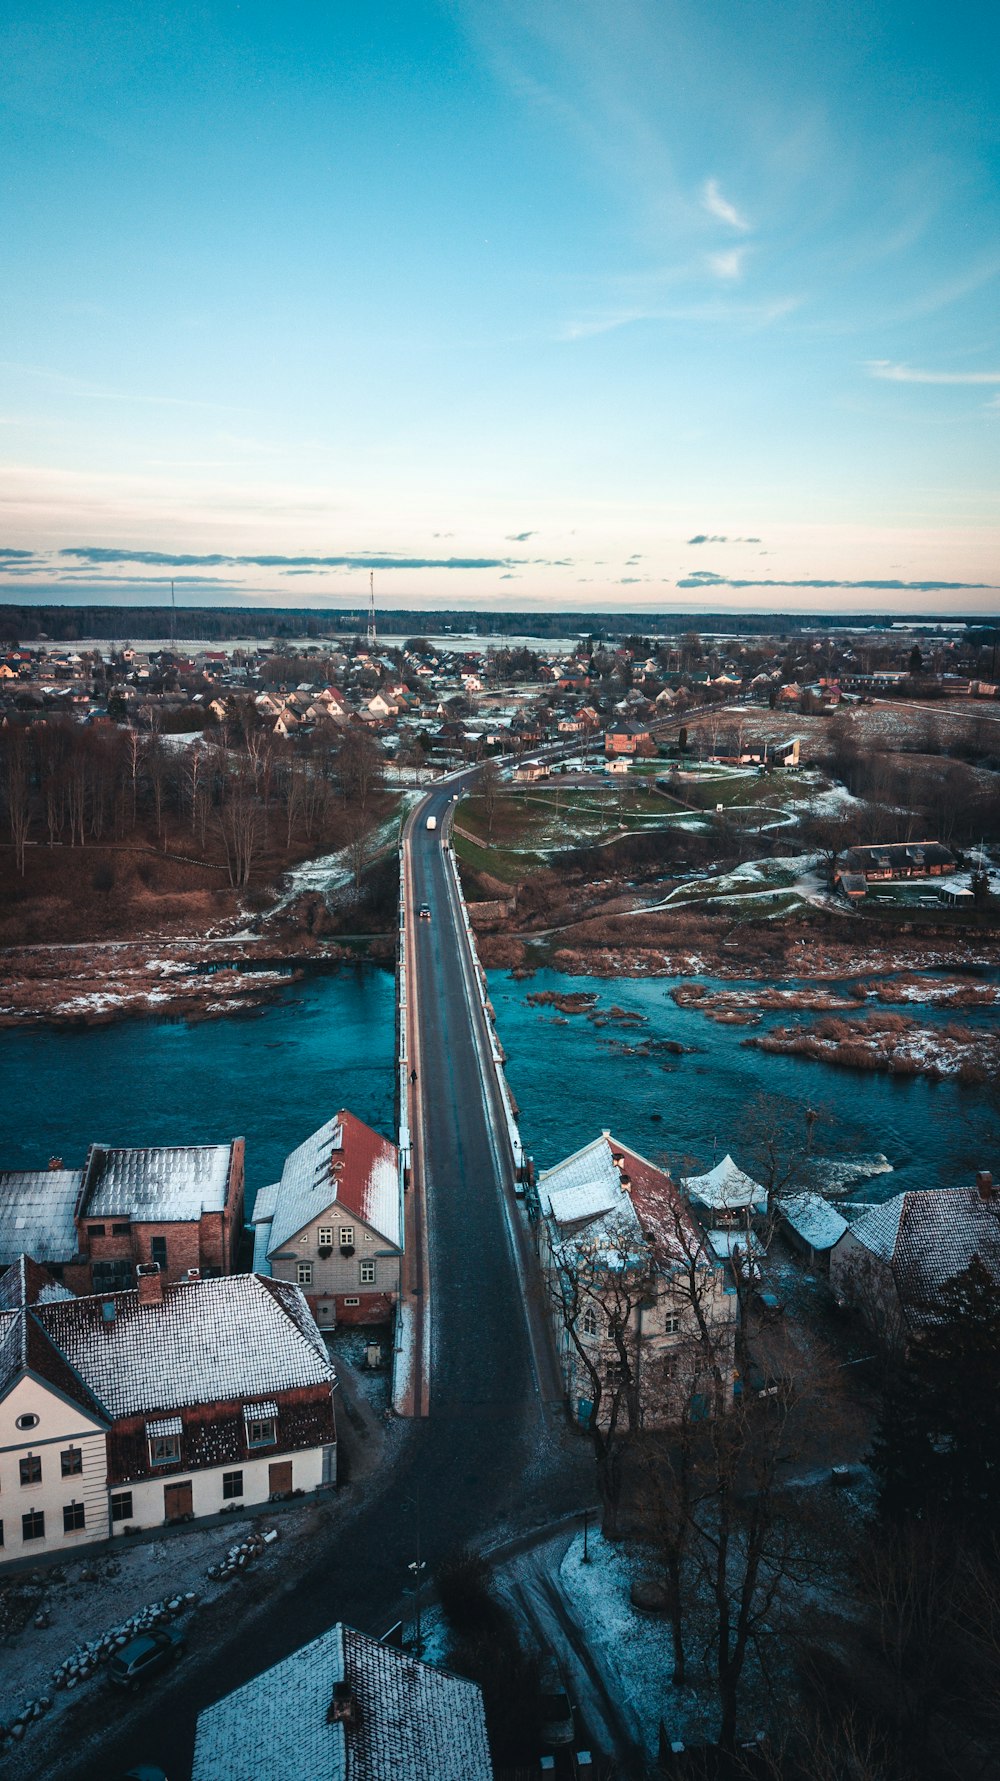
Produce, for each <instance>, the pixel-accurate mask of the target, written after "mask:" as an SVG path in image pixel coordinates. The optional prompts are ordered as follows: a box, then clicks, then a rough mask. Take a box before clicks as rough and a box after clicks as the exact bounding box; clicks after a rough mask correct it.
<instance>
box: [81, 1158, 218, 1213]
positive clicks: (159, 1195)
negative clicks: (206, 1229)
mask: <svg viewBox="0 0 1000 1781" xmlns="http://www.w3.org/2000/svg"><path fill="white" fill-rule="evenodd" d="M232 1160H233V1146H232V1144H183V1145H177V1146H174V1145H163V1146H157V1147H154V1148H145V1149H141V1150H107V1149H105V1148H104V1146H103V1145H101V1144H93V1145H92V1146H91V1149H90V1154H89V1156H88V1158H87V1166H86V1170H85V1181H84V1192H83V1201H82V1207H81V1210H82V1216H83V1217H84V1218H102V1217H104V1218H117V1217H122V1218H132V1219H135V1220H137V1221H138V1222H140V1223H141V1222H142V1221H143V1220H146V1221H148V1222H150V1223H155V1224H158V1223H160V1222H169V1223H176V1222H178V1221H186V1220H188V1219H199V1218H200V1217H201V1215H202V1213H203V1212H222V1211H223V1210H224V1208H225V1204H226V1186H227V1183H228V1181H229V1170H230V1165H231V1163H232Z"/></svg>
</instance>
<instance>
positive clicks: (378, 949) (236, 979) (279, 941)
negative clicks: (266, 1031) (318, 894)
mask: <svg viewBox="0 0 1000 1781" xmlns="http://www.w3.org/2000/svg"><path fill="white" fill-rule="evenodd" d="M393 957H394V950H393V938H392V936H390V935H388V934H374V935H362V936H359V937H357V938H356V939H353V940H351V941H350V942H346V941H343V940H337V941H334V940H319V939H316V938H314V937H313V936H312V935H309V934H306V935H300V936H294V937H293V936H289V935H287V934H259V935H256V934H246V933H244V934H234V935H229V936H227V935H225V934H222V935H218V936H216V937H214V938H201V939H186V940H170V939H163V938H158V939H146V940H132V941H128V940H120V941H108V942H105V943H104V944H99V943H98V944H95V943H79V944H66V945H60V946H30V947H13V948H10V949H9V950H8V951H7V952H5V953H4V955H3V988H2V990H0V1027H34V1026H52V1027H92V1026H109V1025H111V1024H112V1023H113V1022H114V1021H117V1020H123V1019H126V1018H127V1017H135V1016H140V1015H145V1016H150V1015H159V1016H167V1017H170V1018H173V1019H183V1020H188V1021H192V1020H216V1019H218V1018H220V1017H221V1016H222V1015H226V1014H232V1013H234V1012H245V1011H248V1010H252V1009H259V1008H261V1007H263V1006H264V1005H265V1004H267V1003H269V1002H272V1001H274V1000H276V999H277V998H279V997H280V996H281V995H282V994H283V993H284V992H285V991H286V990H287V989H288V987H289V985H290V984H291V983H294V982H296V981H297V980H299V979H301V978H302V977H303V976H305V975H306V973H307V972H308V973H309V974H312V973H315V972H317V971H323V970H328V969H331V968H333V967H335V966H337V965H339V964H344V963H350V962H356V961H357V960H359V959H367V960H371V961H373V962H375V963H389V962H391V961H392V959H393Z"/></svg>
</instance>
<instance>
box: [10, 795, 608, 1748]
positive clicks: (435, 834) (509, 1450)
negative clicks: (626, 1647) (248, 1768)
mask: <svg viewBox="0 0 1000 1781" xmlns="http://www.w3.org/2000/svg"><path fill="white" fill-rule="evenodd" d="M451 791H452V787H451V786H447V785H446V786H445V787H441V788H436V789H435V791H434V792H433V793H432V794H431V796H430V798H429V799H428V800H427V801H426V803H425V804H423V805H421V806H419V807H418V810H417V812H416V813H415V814H414V817H413V819H412V820H411V823H410V825H409V830H408V846H409V848H410V851H411V870H412V879H413V887H414V893H415V901H416V902H417V904H419V903H421V902H425V903H427V904H428V905H429V906H430V909H431V919H430V921H429V922H428V921H420V920H418V921H417V922H416V923H415V929H416V932H415V936H414V938H413V942H412V950H413V967H411V977H412V970H413V968H415V973H416V995H417V1001H416V1006H417V1011H418V1033H417V1047H418V1053H419V1058H418V1067H419V1076H418V1085H417V1086H418V1092H419V1097H420V1103H421V1105H420V1112H421V1116H422V1118H421V1125H422V1131H423V1142H424V1154H423V1163H424V1177H425V1194H426V1214H427V1221H428V1231H429V1259H430V1274H431V1284H432V1289H433V1299H432V1302H433V1316H432V1332H433V1368H432V1378H431V1389H430V1401H429V1414H428V1415H427V1416H426V1417H424V1418H423V1419H422V1420H420V1421H416V1422H413V1423H412V1424H410V1425H408V1426H407V1427H406V1428H404V1429H399V1430H396V1431H395V1438H396V1439H398V1441H399V1446H400V1452H399V1456H398V1459H397V1461H396V1463H395V1464H394V1465H392V1466H391V1467H389V1468H388V1469H387V1470H386V1472H385V1473H384V1475H383V1476H382V1478H381V1479H377V1478H376V1479H370V1480H368V1481H367V1483H366V1485H365V1487H364V1490H363V1492H359V1493H358V1495H359V1499H360V1500H359V1501H358V1502H357V1503H355V1504H348V1503H345V1502H344V1501H343V1500H342V1499H341V1500H339V1501H338V1499H337V1498H332V1499H330V1500H328V1501H323V1502H322V1503H321V1504H320V1505H319V1506H318V1507H317V1508H315V1509H314V1510H313V1511H312V1512H313V1513H314V1515H315V1521H316V1534H315V1541H314V1544H313V1548H312V1562H311V1564H310V1567H309V1571H308V1573H307V1574H305V1575H301V1574H299V1575H295V1576H291V1577H289V1578H287V1580H286V1582H285V1584H284V1586H283V1587H282V1588H280V1589H278V1590H274V1589H273V1586H270V1587H271V1588H272V1593H271V1594H270V1595H269V1596H268V1597H266V1598H265V1599H260V1587H261V1585H260V1583H255V1581H254V1578H253V1574H252V1573H250V1574H248V1576H247V1578H245V1579H243V1580H241V1582H240V1583H239V1584H237V1585H235V1586H234V1589H233V1591H232V1593H231V1594H230V1595H228V1596H227V1597H226V1598H224V1600H223V1601H222V1602H221V1603H220V1604H219V1606H218V1608H212V1609H207V1610H205V1611H204V1612H203V1614H202V1615H201V1617H200V1618H199V1619H197V1620H196V1622H195V1625H194V1627H193V1629H192V1636H191V1641H190V1647H189V1654H188V1656H187V1657H186V1658H185V1659H184V1661H183V1663H182V1664H181V1666H180V1668H179V1670H178V1671H177V1672H176V1674H175V1675H172V1676H171V1677H170V1678H169V1680H166V1681H163V1682H160V1683H158V1684H156V1685H155V1686H153V1687H151V1689H150V1692H149V1695H148V1696H143V1697H142V1698H141V1699H140V1701H139V1702H138V1704H136V1705H135V1706H132V1705H131V1703H128V1702H122V1701H121V1700H120V1699H118V1698H117V1697H116V1696H112V1695H111V1694H110V1691H109V1690H107V1689H106V1687H105V1685H104V1684H103V1683H98V1684H97V1685H96V1687H95V1689H94V1691H93V1693H92V1694H91V1695H90V1696H89V1697H87V1696H84V1697H82V1698H81V1701H80V1704H79V1706H77V1705H76V1704H75V1703H74V1706H73V1708H72V1709H71V1710H70V1712H69V1713H68V1714H67V1715H66V1716H65V1717H63V1716H60V1726H61V1729H62V1737H63V1739H64V1740H65V1743H64V1746H63V1755H62V1760H61V1763H60V1773H61V1774H64V1775H66V1776H70V1777H75V1778H76V1781H84V1778H86V1781H107V1778H108V1777H109V1776H113V1775H114V1774H115V1773H116V1771H118V1770H119V1769H121V1770H124V1769H125V1768H127V1767H128V1766H129V1765H130V1764H131V1763H135V1762H138V1761H142V1760H145V1761H157V1762H159V1763H161V1764H162V1766H163V1767H164V1768H165V1769H166V1771H167V1774H168V1775H169V1776H170V1781H179V1778H180V1777H183V1776H186V1775H188V1774H189V1773H190V1763H191V1751H192V1747H193V1738H194V1728H195V1721H196V1718H197V1714H198V1712H199V1711H200V1709H201V1708H202V1707H203V1706H206V1705H207V1704H208V1703H209V1702H211V1701H213V1700H217V1699H218V1698H219V1696H220V1695H222V1694H225V1693H227V1692H228V1691H229V1690H230V1689H232V1688H234V1687H237V1686H238V1685H239V1684H240V1683H242V1682H245V1681H247V1680H248V1679H249V1677H251V1676H253V1675H255V1674H256V1673H257V1672H259V1671H260V1670H262V1669H265V1668H267V1666H268V1665H270V1664H273V1663H276V1662H277V1661H278V1660H279V1659H280V1658H282V1657H284V1656H286V1655H287V1654H288V1653H289V1652H290V1651H293V1650H295V1649H296V1648H297V1647H298V1646H299V1645H301V1644H303V1643H304V1642H305V1641H306V1640H308V1639H310V1638H313V1637H315V1636H316V1635H317V1634H319V1633H320V1632H322V1631H323V1630H324V1629H325V1628H326V1627H328V1626H329V1625H331V1624H332V1623H333V1622H334V1621H336V1620H340V1619H343V1620H346V1621H349V1622H350V1623H351V1624H353V1625H355V1626H357V1627H360V1628H361V1629H362V1630H363V1631H366V1632H369V1633H373V1634H381V1633H382V1632H384V1631H385V1629H386V1627H387V1626H389V1625H390V1624H391V1623H392V1621H393V1620H394V1619H395V1618H396V1616H397V1614H398V1612H399V1610H400V1607H401V1603H402V1594H401V1586H402V1585H403V1584H405V1581H406V1576H407V1573H406V1566H407V1564H408V1563H409V1561H410V1560H411V1559H412V1558H413V1557H414V1553H415V1549H416V1516H417V1512H416V1508H415V1504H416V1501H417V1498H418V1496H419V1500H420V1519H421V1543H422V1551H423V1556H424V1557H425V1558H426V1559H427V1560H428V1561H429V1563H430V1565H431V1566H433V1564H434V1562H435V1560H436V1559H437V1558H439V1557H440V1556H441V1555H442V1554H443V1553H444V1552H445V1551H447V1550H448V1549H449V1548H450V1547H452V1546H454V1545H456V1544H459V1543H462V1542H466V1541H468V1542H471V1543H479V1542H483V1541H485V1540H488V1539H490V1538H493V1537H495V1536H496V1534H497V1533H498V1532H499V1531H500V1530H503V1529H509V1530H510V1531H511V1532H516V1531H517V1530H519V1529H522V1528H527V1527H532V1526H539V1525H542V1524H544V1523H546V1522H547V1521H548V1520H550V1519H551V1518H552V1517H553V1516H556V1515H559V1514H562V1513H564V1512H566V1511H568V1510H570V1509H574V1508H577V1507H579V1506H581V1505H582V1504H584V1503H586V1502H588V1501H589V1499H590V1496H591V1494H592V1476H591V1468H590V1463H589V1454H588V1450H587V1449H586V1447H585V1446H584V1445H582V1444H581V1443H579V1442H577V1441H574V1440H573V1438H572V1437H571V1436H569V1435H568V1434H567V1433H566V1430H565V1427H564V1424H563V1421H562V1418H561V1416H560V1414H559V1412H558V1411H557V1410H556V1409H555V1408H554V1407H552V1406H551V1403H547V1402H546V1401H545V1399H546V1398H548V1399H551V1397H552V1395H553V1392H552V1385H551V1380H550V1379H549V1378H547V1377H546V1376H545V1373H544V1358H545V1357H544V1355H539V1363H540V1367H541V1370H542V1373H543V1378H542V1389H541V1390H540V1389H539V1385H538V1381H537V1380H536V1376H535V1367H534V1365H533V1360H532V1343H531V1341H530V1339H529V1334H528V1326H527V1319H526V1313H525V1308H524V1298H523V1294H522V1290H521V1287H522V1281H521V1276H520V1271H519V1267H518V1265H517V1262H516V1260H515V1255H516V1248H515V1246H516V1243H517V1241H518V1239H517V1236H516V1230H515V1233H514V1234H513V1235H512V1230H511V1224H512V1221H511V1219H510V1218H509V1216H508V1213H507V1212H506V1211H505V1206H504V1194H505V1191H507V1188H508V1183H509V1175H510V1166H509V1157H508V1154H507V1152H506V1151H505V1138H504V1135H503V1128H502V1127H501V1129H500V1133H499V1135H498V1132H497V1130H496V1129H495V1127H496V1125H497V1123H498V1108H497V1097H496V1091H495V1085H494V1086H491V1084H490V1081H489V1075H488V1073H487V1080H486V1082H485V1084H484V1079H483V1074H482V1071H481V1068H480V1060H481V1057H482V1051H483V1047H484V1045H485V1043H486V1034H485V1026H484V1019H483V1015H482V1012H481V1010H480V1009H479V1006H478V1003H477V1002H476V1001H475V1000H474V999H473V998H472V996H471V995H470V993H469V982H468V971H469V964H470V961H469V959H468V956H467V953H466V952H464V951H463V949H464V948H465V944H466V943H465V940H464V934H463V930H462V925H461V922H460V919H459V909H458V901H457V897H456V895H455V891H454V885H453V882H452V881H451V878H450V868H449V866H448V862H447V857H446V852H445V848H444V846H443V845H442V843H443V840H444V838H445V834H446V829H443V827H442V825H443V823H444V821H445V818H446V816H447V813H448V811H449V806H450V800H451ZM428 814H434V815H436V816H437V817H438V828H437V830H436V831H428V830H427V828H426V819H427V816H428ZM410 994H411V995H412V994H413V985H412V983H411V987H410ZM322 1117H323V1110H322V1109H319V1108H318V1109H317V1123H318V1122H319V1121H320V1120H321V1119H322ZM536 1315H537V1307H536ZM536 1347H537V1344H536ZM303 1512H304V1513H305V1512H308V1511H303ZM168 1587H169V1579H165V1580H164V1588H165V1589H167V1588H168ZM109 1720H110V1721H112V1723H113V1724H114V1726H115V1731H114V1732H113V1733H107V1732H106V1731H105V1727H106V1726H107V1723H108V1721H109ZM43 1735H44V1734H43ZM74 1749H75V1750H76V1751H77V1752H79V1753H80V1756H79V1758H78V1760H77V1761H76V1763H75V1765H74V1762H73V1758H72V1756H70V1755H69V1754H68V1752H69V1751H72V1750H74Z"/></svg>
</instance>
